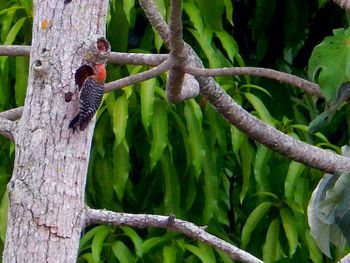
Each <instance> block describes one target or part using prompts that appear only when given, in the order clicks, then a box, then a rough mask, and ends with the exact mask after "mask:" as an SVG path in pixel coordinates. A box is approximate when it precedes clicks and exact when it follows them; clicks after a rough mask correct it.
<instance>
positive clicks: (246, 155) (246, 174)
mask: <svg viewBox="0 0 350 263" xmlns="http://www.w3.org/2000/svg"><path fill="white" fill-rule="evenodd" d="M253 152H254V149H253V147H252V146H251V145H250V144H249V142H248V139H245V140H244V142H243V144H242V146H241V148H240V154H241V162H242V174H243V185H242V191H241V193H240V194H239V200H240V202H241V203H242V202H243V200H244V198H245V196H246V195H247V192H248V189H249V185H250V175H251V170H252V163H253Z"/></svg>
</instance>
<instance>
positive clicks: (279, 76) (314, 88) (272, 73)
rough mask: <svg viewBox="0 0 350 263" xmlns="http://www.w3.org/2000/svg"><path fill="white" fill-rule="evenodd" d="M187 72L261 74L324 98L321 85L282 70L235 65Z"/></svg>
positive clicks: (186, 69) (205, 74) (206, 75)
mask: <svg viewBox="0 0 350 263" xmlns="http://www.w3.org/2000/svg"><path fill="white" fill-rule="evenodd" d="M185 72H186V73H188V74H191V75H194V76H202V77H210V76H225V75H235V76H239V75H250V76H259V77H265V78H270V79H274V80H277V81H279V82H283V83H287V84H291V85H294V86H296V87H299V88H301V89H302V90H304V91H306V92H308V93H310V94H311V95H313V96H316V97H318V98H322V97H323V95H322V94H321V90H320V87H319V86H318V85H317V84H316V83H313V82H311V81H308V80H305V79H302V78H300V77H298V76H295V75H291V74H288V73H284V72H281V71H277V70H273V69H268V68H254V67H234V68H218V69H204V68H191V67H187V68H185Z"/></svg>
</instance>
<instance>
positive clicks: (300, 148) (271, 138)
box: [197, 77, 350, 173]
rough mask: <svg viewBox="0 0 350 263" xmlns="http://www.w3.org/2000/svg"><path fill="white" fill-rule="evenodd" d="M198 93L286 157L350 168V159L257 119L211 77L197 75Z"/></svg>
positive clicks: (337, 168) (329, 168)
mask: <svg viewBox="0 0 350 263" xmlns="http://www.w3.org/2000/svg"><path fill="white" fill-rule="evenodd" d="M197 80H198V82H199V84H200V86H201V94H202V95H203V96H204V97H205V98H206V99H207V100H208V101H209V102H210V103H211V104H212V105H213V106H214V107H215V109H216V110H217V111H218V112H220V113H221V115H222V116H224V117H225V118H226V119H227V120H228V121H229V122H230V123H231V124H233V125H234V126H235V127H237V128H238V129H240V130H241V131H242V132H244V133H245V134H247V135H248V136H249V137H250V138H252V139H254V140H256V141H258V142H260V143H262V144H264V145H266V146H267V147H269V148H270V149H272V150H274V151H277V152H279V153H281V154H283V155H285V156H286V157H287V158H289V159H292V160H294V161H297V162H300V163H303V164H305V165H308V166H311V167H314V168H317V169H320V170H323V171H325V172H328V173H335V172H337V171H350V159H349V158H347V157H344V156H340V155H338V154H335V153H333V152H330V151H326V150H323V149H320V148H317V147H315V146H312V145H309V144H306V143H303V142H301V141H298V140H296V139H294V138H292V137H291V136H288V135H286V134H284V133H282V132H280V131H279V130H276V129H275V128H273V127H271V126H269V125H267V124H266V123H264V122H262V121H260V120H259V119H257V118H256V117H254V116H253V115H251V114H249V113H248V112H247V111H245V110H244V109H243V108H242V107H241V106H240V105H238V104H237V103H236V102H235V101H234V100H233V99H232V98H231V97H230V96H229V95H228V94H227V93H226V92H225V91H224V90H223V89H222V88H221V87H220V86H219V85H218V84H217V83H216V82H215V80H214V79H213V78H211V77H210V78H207V77H197Z"/></svg>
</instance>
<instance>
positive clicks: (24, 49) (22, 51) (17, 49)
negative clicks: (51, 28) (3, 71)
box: [0, 45, 30, 56]
mask: <svg viewBox="0 0 350 263" xmlns="http://www.w3.org/2000/svg"><path fill="white" fill-rule="evenodd" d="M29 55H30V46H16V45H0V56H29Z"/></svg>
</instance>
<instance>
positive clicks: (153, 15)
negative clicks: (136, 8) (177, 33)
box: [139, 0, 170, 46]
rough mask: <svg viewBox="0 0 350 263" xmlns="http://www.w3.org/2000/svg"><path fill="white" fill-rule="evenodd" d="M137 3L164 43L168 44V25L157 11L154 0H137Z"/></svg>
mask: <svg viewBox="0 0 350 263" xmlns="http://www.w3.org/2000/svg"><path fill="white" fill-rule="evenodd" d="M139 3H140V5H141V7H142V9H143V11H145V14H146V16H147V19H148V21H149V22H150V23H151V25H152V26H153V27H154V28H155V30H156V31H157V32H158V34H159V36H160V38H161V39H162V40H163V42H164V43H165V45H166V46H169V39H168V38H169V32H170V30H169V26H168V25H167V24H166V23H165V21H164V19H163V17H162V15H161V14H160V13H159V12H158V10H157V8H156V6H155V3H154V0H139Z"/></svg>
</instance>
